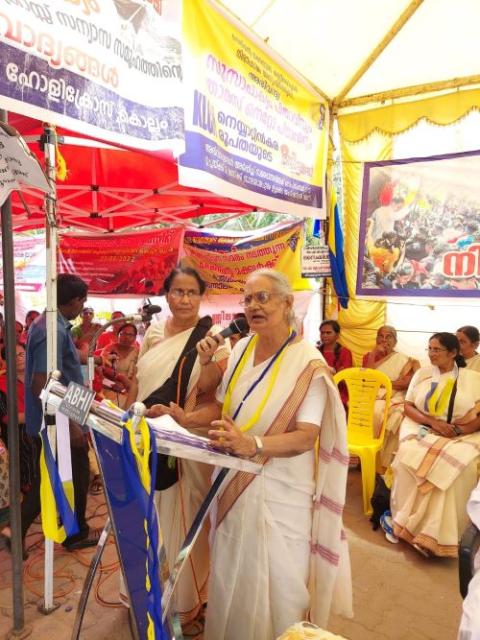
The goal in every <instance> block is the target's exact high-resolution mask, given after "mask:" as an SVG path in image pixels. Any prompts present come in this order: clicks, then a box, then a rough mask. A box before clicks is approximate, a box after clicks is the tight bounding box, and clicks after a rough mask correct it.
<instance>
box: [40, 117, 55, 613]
mask: <svg viewBox="0 0 480 640" xmlns="http://www.w3.org/2000/svg"><path fill="white" fill-rule="evenodd" d="M55 142H56V134H55V127H54V126H53V125H50V124H47V125H45V127H44V154H45V173H46V175H47V179H48V183H49V185H50V193H47V194H46V196H45V214H46V221H45V227H46V249H47V251H46V258H47V282H46V284H47V286H46V294H47V307H46V328H47V376H48V375H49V374H50V373H51V372H52V371H55V370H56V369H57V239H58V229H57V220H56V188H55ZM47 429H48V430H49V432H48V435H49V438H51V439H52V438H53V439H54V438H55V429H54V427H47ZM52 432H53V433H52ZM52 444H53V443H52ZM55 449H56V447H55V446H52V450H53V451H55ZM54 609H56V605H55V604H54V602H53V541H52V540H45V582H44V596H43V610H42V611H43V613H50V612H51V611H53V610H54Z"/></svg>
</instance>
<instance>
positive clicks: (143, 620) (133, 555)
mask: <svg viewBox="0 0 480 640" xmlns="http://www.w3.org/2000/svg"><path fill="white" fill-rule="evenodd" d="M65 393H66V387H64V386H63V385H62V384H60V383H59V382H58V375H55V374H53V375H52V377H51V378H50V380H49V381H48V383H47V385H46V387H45V389H44V390H43V392H42V395H41V398H42V402H43V404H44V406H45V407H46V411H47V413H49V414H52V413H53V414H54V413H55V412H56V411H57V410H58V407H59V405H60V403H61V401H62V399H63V397H64V395H65ZM144 411H145V407H144V405H142V404H141V403H135V404H134V405H132V408H131V414H132V416H133V424H134V427H135V426H136V425H137V424H138V423H139V421H140V420H141V418H142V415H143V413H144ZM124 415H125V412H124V411H123V410H122V409H120V408H118V407H110V406H105V405H104V404H102V403H99V402H97V401H94V402H93V403H92V405H91V407H90V411H89V413H88V416H87V418H86V425H87V426H88V427H89V429H90V433H91V436H92V442H93V444H94V447H95V451H96V454H97V459H98V463H99V468H100V473H101V475H102V480H103V485H104V489H105V500H106V503H107V508H108V513H109V518H108V520H107V522H106V524H105V527H104V529H103V532H102V534H101V536H100V539H99V542H98V545H97V547H96V551H95V555H94V557H93V558H92V561H91V564H90V567H89V570H88V573H87V577H86V578H85V582H84V586H83V590H82V594H81V597H80V601H79V604H78V608H77V613H76V618H75V623H74V627H73V630H72V636H71V638H72V640H77V639H78V638H79V637H80V632H81V627H82V623H83V617H84V614H85V610H86V606H87V601H88V597H89V594H90V590H91V588H92V585H93V581H94V578H95V575H96V571H97V568H98V565H99V564H100V560H101V558H102V554H103V550H104V548H105V545H106V542H107V540H108V537H109V535H110V533H111V532H113V534H114V537H115V542H116V545H117V550H118V556H119V560H120V566H121V568H122V573H123V577H124V581H125V585H126V588H127V592H128V596H129V601H130V613H131V617H132V622H133V628H134V632H135V635H136V640H146V638H147V616H146V611H147V592H146V588H145V543H144V540H145V530H144V515H143V510H142V505H141V504H140V503H139V500H138V497H137V496H135V494H134V492H133V491H132V489H131V487H130V486H129V483H128V481H127V478H125V477H124V474H123V472H122V468H123V465H122V442H123V437H124V435H125V433H126V431H125V429H124V428H123V427H122V417H123V416H124ZM155 437H156V447H157V451H158V452H159V453H163V454H167V455H174V456H176V457H177V458H183V459H187V460H195V461H197V462H204V463H206V464H210V465H213V466H216V467H219V468H220V469H219V472H218V474H217V475H216V477H215V479H214V481H213V482H212V485H211V487H210V490H209V491H208V493H207V495H206V497H205V499H204V501H203V503H202V504H201V506H200V509H199V510H198V513H197V514H196V516H195V518H194V521H193V523H192V526H191V528H190V530H189V531H188V533H187V536H186V538H185V540H184V542H183V544H182V547H181V549H180V551H179V553H178V556H177V559H176V561H175V564H174V566H173V567H171V568H170V576H169V578H168V580H167V582H166V583H165V584H162V581H161V577H160V575H158V576H157V579H158V581H159V585H160V587H161V592H162V622H163V625H164V635H159V636H158V638H165V639H167V638H168V640H181V639H182V637H183V636H182V633H181V627H180V624H179V621H178V616H177V615H176V612H174V611H172V610H171V602H172V596H173V594H174V592H175V587H176V585H177V582H178V578H179V576H180V573H181V571H182V568H183V567H184V565H185V563H186V562H187V561H188V558H189V556H190V553H191V551H192V548H193V546H194V544H195V541H196V539H197V537H198V534H199V533H200V530H201V528H202V525H203V523H204V522H205V520H206V519H207V517H208V515H209V513H210V510H211V508H212V506H213V504H214V500H215V498H216V497H217V496H218V494H219V492H220V490H221V488H222V486H223V484H224V482H225V479H226V478H227V476H228V474H229V471H230V470H238V471H247V472H249V473H253V474H258V473H260V471H261V468H262V467H261V465H259V464H257V463H256V462H253V461H251V460H244V459H242V458H238V457H236V456H231V455H228V454H223V453H219V452H218V451H215V450H214V449H213V448H211V447H210V446H209V445H208V444H207V443H206V442H205V440H204V439H201V438H197V437H196V436H191V435H190V436H189V435H188V434H187V435H186V436H182V435H181V434H178V433H175V432H172V431H170V430H169V429H168V428H163V429H162V428H161V427H160V428H157V427H155ZM212 472H213V469H212ZM158 524H159V530H160V532H161V529H162V523H161V522H159V523H158ZM164 553H165V551H164V549H163V547H162V548H161V549H160V550H159V556H160V562H159V567H161V566H162V559H163V557H164Z"/></svg>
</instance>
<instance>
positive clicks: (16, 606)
mask: <svg viewBox="0 0 480 640" xmlns="http://www.w3.org/2000/svg"><path fill="white" fill-rule="evenodd" d="M0 120H1V121H2V122H7V121H8V114H7V112H6V111H4V110H3V109H1V110H0ZM1 226H2V256H3V292H4V299H5V332H6V351H7V413H8V455H9V490H10V529H11V532H12V537H11V550H12V571H13V580H12V583H13V593H12V595H13V632H14V633H18V632H21V631H23V629H24V624H25V618H24V611H23V560H22V523H21V515H20V447H19V438H18V406H17V355H16V336H15V270H14V266H13V264H14V262H13V229H12V202H11V197H10V196H9V197H8V198H7V200H6V201H5V203H4V204H3V205H2V225H1Z"/></svg>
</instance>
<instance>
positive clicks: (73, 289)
mask: <svg viewBox="0 0 480 640" xmlns="http://www.w3.org/2000/svg"><path fill="white" fill-rule="evenodd" d="M87 293H88V285H87V283H86V282H85V281H84V280H82V279H81V278H79V277H78V276H75V275H73V273H60V274H59V275H58V276H57V303H58V304H59V305H60V304H61V305H63V304H68V303H69V302H70V301H71V300H73V299H74V298H86V297H87Z"/></svg>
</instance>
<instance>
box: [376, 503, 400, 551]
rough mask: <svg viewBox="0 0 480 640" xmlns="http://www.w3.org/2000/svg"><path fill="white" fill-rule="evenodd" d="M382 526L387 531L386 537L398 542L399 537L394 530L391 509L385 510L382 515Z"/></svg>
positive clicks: (393, 542) (390, 540)
mask: <svg viewBox="0 0 480 640" xmlns="http://www.w3.org/2000/svg"><path fill="white" fill-rule="evenodd" d="M380 526H381V527H382V529H383V531H384V532H385V537H386V539H387V540H388V541H389V542H391V543H392V544H398V538H397V536H396V535H395V534H394V532H393V519H392V514H391V513H390V511H385V513H383V514H382V515H381V516H380Z"/></svg>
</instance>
